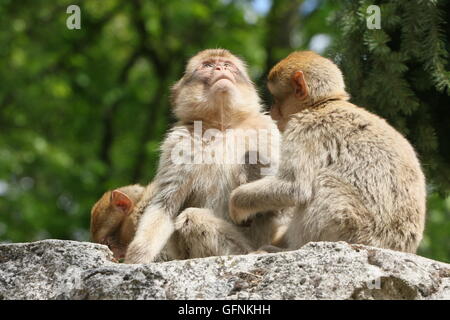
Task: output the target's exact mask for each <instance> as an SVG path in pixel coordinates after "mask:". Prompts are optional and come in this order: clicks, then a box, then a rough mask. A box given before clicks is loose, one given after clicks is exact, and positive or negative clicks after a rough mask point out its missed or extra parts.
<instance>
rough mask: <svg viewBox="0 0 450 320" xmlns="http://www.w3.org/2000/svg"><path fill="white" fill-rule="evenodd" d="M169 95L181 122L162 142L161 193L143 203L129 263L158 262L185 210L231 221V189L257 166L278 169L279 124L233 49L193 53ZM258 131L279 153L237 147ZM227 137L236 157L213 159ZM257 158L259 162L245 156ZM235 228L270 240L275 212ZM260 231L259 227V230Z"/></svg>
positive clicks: (258, 240)
mask: <svg viewBox="0 0 450 320" xmlns="http://www.w3.org/2000/svg"><path fill="white" fill-rule="evenodd" d="M171 100H172V106H173V108H174V113H175V116H176V117H177V118H178V120H179V121H178V123H177V124H176V125H175V126H174V127H173V128H172V129H171V130H170V131H169V133H168V135H167V137H166V139H165V141H164V143H163V145H162V148H161V151H162V152H161V157H160V163H159V168H158V172H157V175H156V178H155V180H154V183H155V188H156V190H157V192H156V193H155V196H154V197H153V198H152V200H151V201H149V203H147V204H146V206H145V211H144V214H143V216H142V218H141V221H140V223H139V225H138V228H137V231H136V236H135V238H134V240H133V241H132V243H131V244H130V246H129V248H128V251H127V255H126V259H125V262H127V263H149V262H152V261H154V259H155V257H156V256H157V255H158V253H159V252H160V251H161V249H162V248H163V247H164V246H165V244H166V243H167V241H168V240H169V238H170V237H171V235H172V234H173V232H174V230H175V227H176V223H175V219H176V217H177V216H178V215H180V213H182V212H183V210H189V212H190V213H191V214H192V215H193V216H196V212H197V213H200V212H201V213H202V214H205V215H206V214H207V215H208V216H209V217H215V218H217V219H220V221H224V222H227V223H228V222H231V221H230V218H229V215H228V200H229V195H230V193H231V190H233V189H234V188H236V187H237V186H239V185H241V184H244V183H246V182H249V181H252V180H256V179H259V178H260V177H261V172H260V171H261V170H262V169H268V168H263V167H264V166H267V165H269V164H270V165H271V166H272V167H275V168H276V161H277V155H278V150H277V146H278V138H279V136H278V135H279V133H278V129H277V128H276V125H275V123H274V122H273V121H272V119H271V118H270V117H269V116H267V115H264V114H262V113H261V107H262V106H261V103H260V100H259V97H258V94H257V92H256V89H255V87H254V85H253V83H252V81H251V80H250V78H249V76H248V74H247V71H246V67H245V65H244V62H243V61H242V60H240V59H238V58H237V57H236V56H234V55H232V54H231V53H230V52H229V51H227V50H223V49H209V50H204V51H201V52H200V53H198V54H197V55H195V56H194V57H193V58H191V59H190V60H189V62H188V64H187V67H186V71H185V74H184V76H183V77H182V78H181V79H180V80H179V81H178V82H177V83H176V84H175V85H174V86H173V87H172V99H171ZM199 123H200V124H201V125H200V128H199V126H198V124H199ZM230 129H233V130H230ZM259 129H261V130H263V131H264V130H265V132H266V133H267V132H269V134H270V137H268V138H267V139H266V140H268V144H267V147H268V148H267V149H268V150H269V153H270V152H271V151H273V150H276V151H275V152H272V153H270V154H267V155H266V159H270V160H271V161H270V162H268V161H265V160H264V159H263V158H264V155H263V152H261V150H260V148H258V146H255V145H254V144H252V143H250V142H249V141H247V140H246V143H245V144H244V147H243V148H235V145H236V144H235V143H234V140H235V139H239V138H241V137H242V136H243V135H245V132H244V131H243V130H253V131H255V130H259ZM196 130H197V131H198V130H200V131H201V132H200V134H198V132H197V131H196ZM224 133H226V136H225V137H224V135H223V134H224ZM221 134H222V135H221ZM213 137H214V139H212V138H213ZM258 139H259V136H258ZM181 142H183V143H186V142H187V143H188V147H187V148H184V149H183V148H181V149H182V151H183V152H181V153H179V151H180V146H182V144H181ZM224 142H227V143H228V142H231V143H230V144H229V146H231V149H232V150H231V152H230V153H229V154H233V155H234V156H235V160H236V161H231V162H230V163H228V162H221V161H219V160H218V159H219V156H218V157H217V158H215V159H212V161H211V158H214V157H215V156H217V155H221V154H223V153H224V151H230V150H224V147H223V146H224ZM258 142H259V141H258ZM269 145H270V147H269ZM205 149H206V150H208V153H207V154H206V153H205V152H204V150H205ZM186 153H187V154H186ZM181 154H182V157H184V160H185V161H177V157H176V156H177V155H181ZM174 155H175V158H174ZM213 155H214V156H213ZM255 155H258V160H259V162H258V163H251V161H247V162H248V163H247V162H242V161H241V160H245V158H249V159H251V158H252V157H254V156H255ZM261 155H263V156H262V157H260V156H261ZM199 159H200V161H198V160H199ZM234 228H236V229H239V230H240V232H242V233H244V234H245V235H247V237H248V238H249V240H250V241H251V244H252V246H253V247H254V248H257V247H258V246H259V245H261V244H264V243H265V244H268V243H270V240H271V238H272V236H273V230H274V229H273V225H272V219H271V216H258V217H255V219H254V221H253V222H252V224H251V226H250V227H249V229H248V228H247V229H245V228H239V227H237V226H235V227H234ZM256 229H257V230H258V232H254V231H255V230H256ZM205 237H206V235H205ZM207 240H208V239H205V241H206V242H207ZM210 240H211V241H214V239H210ZM193 247H195V245H194V246H193ZM208 247H211V244H210V245H208Z"/></svg>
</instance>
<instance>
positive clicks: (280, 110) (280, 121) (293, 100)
mask: <svg viewBox="0 0 450 320" xmlns="http://www.w3.org/2000/svg"><path fill="white" fill-rule="evenodd" d="M268 88H269V91H270V93H271V94H272V96H273V104H272V106H271V108H270V116H271V117H272V119H273V120H275V121H276V122H277V126H278V129H279V130H280V131H281V132H283V131H284V129H285V128H286V125H287V122H288V121H289V119H290V116H291V115H293V114H295V113H297V112H299V101H298V98H297V97H296V95H295V91H294V90H293V89H291V88H286V87H283V86H282V85H281V84H280V83H277V82H269V84H268Z"/></svg>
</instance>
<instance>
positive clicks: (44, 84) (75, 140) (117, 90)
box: [0, 0, 450, 262]
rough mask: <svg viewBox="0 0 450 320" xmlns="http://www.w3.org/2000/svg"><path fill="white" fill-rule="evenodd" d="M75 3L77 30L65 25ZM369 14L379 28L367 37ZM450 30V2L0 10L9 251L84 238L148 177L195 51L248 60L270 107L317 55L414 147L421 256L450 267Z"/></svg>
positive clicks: (106, 1) (6, 5) (0, 221)
mask: <svg viewBox="0 0 450 320" xmlns="http://www.w3.org/2000/svg"><path fill="white" fill-rule="evenodd" d="M71 4H76V5H78V6H79V7H80V8H81V29H80V30H76V29H75V30H69V29H68V28H67V27H66V19H67V18H68V17H69V14H67V13H66V9H67V7H68V6H69V5H71ZM371 4H376V5H379V6H380V8H381V29H375V30H371V29H369V28H368V27H367V24H366V18H367V17H368V14H367V8H368V6H369V5H371ZM446 22H450V2H449V1H420V0H412V1H400V0H398V1H396V0H389V1H379V0H377V1H375V0H372V1H320V0H283V1H280V0H278V1H277V0H273V1H271V0H251V1H250V0H249V1H245V0H241V1H237V0H236V1H233V0H208V1H205V0H203V1H202V0H171V1H167V0H148V1H145V0H130V1H118V0H101V1H100V0H85V1H76V0H68V1H65V0H58V1H44V0H40V1H35V0H21V1H17V0H0V241H2V242H10V241H12V242H21V241H33V240H38V239H44V238H60V239H75V240H83V241H84V240H89V233H88V229H89V215H90V208H91V206H92V205H93V204H94V202H95V201H96V200H97V198H98V197H100V195H101V194H102V193H103V192H104V191H106V190H107V189H111V188H114V187H117V186H122V185H126V184H130V183H136V182H140V183H146V182H148V181H149V180H150V179H151V178H152V177H153V175H154V173H155V169H156V167H157V162H158V155H159V151H158V147H159V144H160V142H161V139H162V138H163V136H164V132H165V131H166V130H167V128H168V127H169V126H170V124H171V123H172V122H173V121H174V119H173V117H172V115H171V111H170V108H169V105H168V89H169V87H170V85H172V84H173V83H174V82H175V81H176V80H177V79H178V78H180V77H181V75H182V71H183V67H184V64H185V62H186V60H187V59H188V58H189V57H190V56H191V55H193V54H195V53H196V52H197V51H199V50H202V49H205V48H216V47H223V48H227V49H229V50H231V51H232V52H234V53H235V54H237V55H239V56H241V57H243V58H244V59H245V60H246V61H247V62H248V64H249V68H250V74H251V77H252V78H253V79H254V80H255V82H256V84H257V85H258V87H259V89H260V92H261V95H262V96H263V98H264V101H265V103H266V104H267V105H270V96H269V95H268V94H267V91H266V88H265V76H266V74H267V72H268V70H269V69H270V68H271V67H272V66H273V65H274V64H275V63H276V62H277V61H278V60H279V59H281V58H283V57H285V56H286V55H287V54H288V53H289V52H291V51H293V50H298V49H312V50H315V51H317V52H319V53H322V54H324V55H326V56H328V57H331V58H332V59H334V60H335V61H336V62H337V63H338V64H339V65H340V66H341V68H342V69H343V72H344V75H345V79H346V83H347V86H348V89H349V91H350V93H351V94H352V100H353V101H354V102H355V103H357V104H359V105H361V106H363V107H366V108H368V109H369V110H371V111H373V112H375V113H377V114H379V115H381V116H383V117H385V118H386V119H387V120H388V121H389V122H390V123H391V124H392V125H394V126H395V127H396V128H398V129H399V130H400V131H401V132H402V133H403V134H404V135H405V136H407V138H408V139H409V140H410V141H411V142H412V144H413V145H414V147H415V148H416V150H417V152H418V154H419V156H420V159H421V161H422V164H423V168H424V170H425V172H426V175H427V182H428V192H429V195H428V216H427V225H426V233H425V237H424V240H423V242H422V245H421V248H420V251H419V254H421V255H424V256H426V257H430V258H433V259H438V260H442V261H447V262H450V198H449V197H448V195H449V191H450V140H449V138H450V132H449V131H450V97H449V94H450V75H449V71H448V70H449V66H448V64H447V61H448V56H449V55H448V54H449V52H450V50H449V43H450V27H449V24H448V23H446Z"/></svg>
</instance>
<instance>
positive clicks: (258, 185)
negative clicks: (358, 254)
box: [230, 51, 426, 252]
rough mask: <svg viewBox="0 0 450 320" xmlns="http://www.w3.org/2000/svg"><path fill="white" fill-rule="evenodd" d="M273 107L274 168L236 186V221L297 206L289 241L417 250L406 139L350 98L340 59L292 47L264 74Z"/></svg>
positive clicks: (418, 198) (416, 167)
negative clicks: (277, 141) (277, 152)
mask: <svg viewBox="0 0 450 320" xmlns="http://www.w3.org/2000/svg"><path fill="white" fill-rule="evenodd" d="M268 87H269V90H270V92H271V93H272V95H273V96H274V98H275V104H274V106H273V107H272V110H271V115H272V118H273V119H274V120H277V121H278V126H279V129H280V130H281V131H283V136H282V148H281V161H280V167H279V171H278V173H277V175H276V176H272V177H265V178H263V179H261V180H259V181H255V182H252V183H249V184H246V185H243V186H240V187H239V188H237V189H236V190H234V191H233V193H232V196H231V199H230V215H231V217H232V219H233V221H235V222H236V223H240V222H242V221H244V220H246V219H247V218H249V217H250V216H251V215H252V214H253V213H255V212H262V211H266V210H277V209H280V208H284V207H288V206H295V213H294V217H293V220H292V222H291V223H290V226H289V227H288V230H287V232H286V241H287V243H288V247H289V248H291V249H296V248H299V247H301V246H302V245H304V244H305V243H307V242H309V241H339V240H343V241H347V242H349V243H360V244H366V245H371V246H377V247H382V248H389V249H394V250H400V251H406V252H415V251H416V249H417V247H418V245H419V242H420V241H421V239H422V234H423V229H424V222H425V197H426V192H425V178H424V175H423V173H422V169H421V167H420V164H419V161H418V159H417V157H416V154H415V152H414V150H413V148H412V146H411V145H410V144H409V143H408V141H407V140H406V139H405V138H404V137H403V136H402V135H401V134H400V133H398V132H397V131H396V130H395V129H394V128H392V127H391V126H390V125H389V124H387V123H386V121H385V120H383V119H381V118H380V117H378V116H376V115H374V114H372V113H370V112H368V111H366V110H364V109H362V108H360V107H357V106H355V105H353V104H351V103H349V102H347V100H348V95H347V93H346V91H345V86H344V80H343V77H342V74H341V72H340V70H339V69H338V67H337V66H336V65H335V64H334V63H332V62H331V61H330V60H328V59H325V58H323V57H321V56H319V55H317V54H315V53H313V52H310V51H306V52H294V53H292V54H290V55H289V56H288V57H287V58H285V59H284V60H282V61H281V62H279V63H278V64H277V65H276V66H275V67H273V69H272V70H271V71H270V73H269V82H268Z"/></svg>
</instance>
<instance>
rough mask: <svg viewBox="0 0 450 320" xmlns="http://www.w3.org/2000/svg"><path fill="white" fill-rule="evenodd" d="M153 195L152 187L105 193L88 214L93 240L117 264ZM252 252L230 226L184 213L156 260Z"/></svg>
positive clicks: (203, 215) (207, 216)
mask: <svg viewBox="0 0 450 320" xmlns="http://www.w3.org/2000/svg"><path fill="white" fill-rule="evenodd" d="M144 191H145V194H144ZM153 192H154V184H150V185H149V186H148V187H147V188H144V187H143V186H140V185H130V186H126V187H121V188H118V189H115V190H111V191H108V192H106V193H105V194H104V195H103V196H102V197H101V198H100V200H98V201H97V203H96V204H95V205H94V207H93V208H92V211H91V238H92V240H93V241H94V242H97V243H101V244H105V245H107V246H108V247H109V248H110V249H111V251H112V252H113V254H114V257H115V258H116V259H117V260H119V261H120V260H121V259H122V258H124V256H125V253H126V250H127V248H128V246H129V244H130V242H131V240H133V238H134V235H135V233H136V227H137V225H138V223H139V220H140V218H141V216H142V213H143V209H144V204H145V203H148V201H150V199H151V198H152V197H153ZM252 250H253V248H252V246H251V245H250V243H249V241H248V240H247V239H246V237H245V236H244V235H243V234H242V233H241V232H240V231H239V229H238V228H236V227H235V226H234V225H232V224H231V223H229V222H226V221H224V220H223V219H219V218H217V217H215V216H212V215H211V214H209V213H208V212H204V211H202V210H195V211H194V210H188V209H187V210H184V211H183V213H182V214H180V215H179V216H178V217H177V219H176V220H175V233H174V234H173V235H172V237H171V238H170V240H169V241H168V243H167V245H166V246H165V248H164V249H163V250H162V251H161V253H160V254H159V255H158V258H157V259H156V260H158V261H168V260H174V259H188V258H201V257H208V256H218V255H231V254H245V253H249V252H251V251H252Z"/></svg>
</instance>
